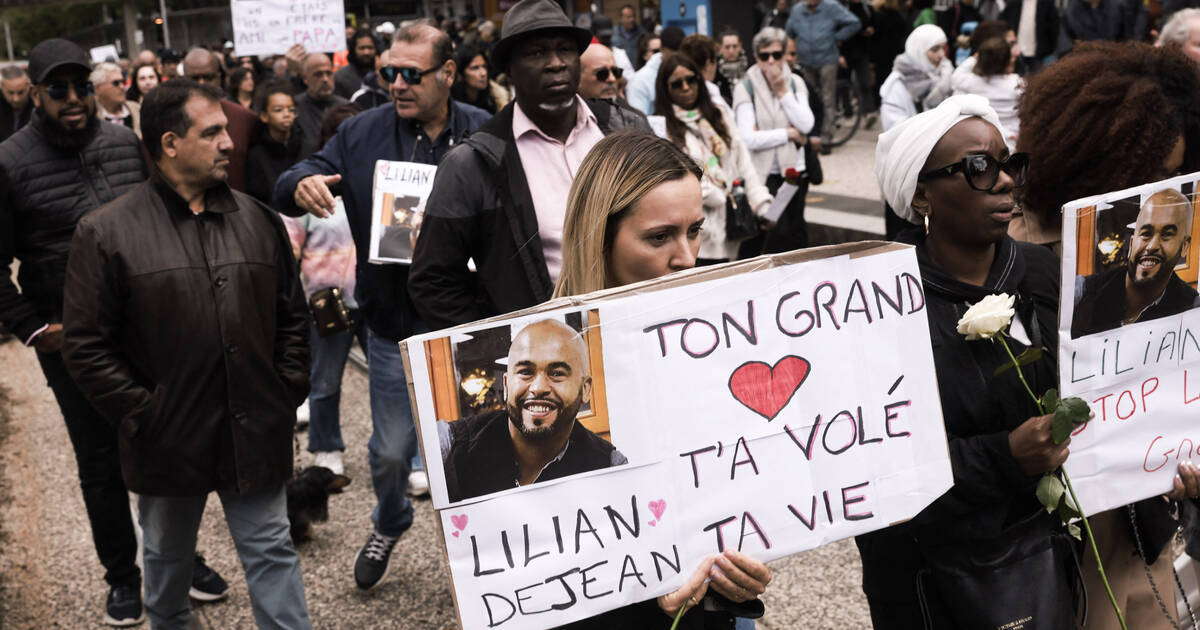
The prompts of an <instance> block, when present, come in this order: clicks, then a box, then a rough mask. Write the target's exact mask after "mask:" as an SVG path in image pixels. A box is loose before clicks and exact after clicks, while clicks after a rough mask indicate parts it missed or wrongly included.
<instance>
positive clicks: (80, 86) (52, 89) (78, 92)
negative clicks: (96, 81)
mask: <svg viewBox="0 0 1200 630" xmlns="http://www.w3.org/2000/svg"><path fill="white" fill-rule="evenodd" d="M70 87H74V88H75V96H78V97H79V98H85V97H88V96H91V95H92V94H95V93H96V86H94V85H92V82H91V81H88V80H87V79H86V78H84V79H77V80H75V81H71V82H67V81H55V82H54V83H48V84H46V95H47V96H49V97H50V98H52V99H54V100H56V101H63V100H66V98H67V90H68V88H70Z"/></svg>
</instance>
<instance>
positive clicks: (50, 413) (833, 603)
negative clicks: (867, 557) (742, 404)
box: [0, 342, 870, 630]
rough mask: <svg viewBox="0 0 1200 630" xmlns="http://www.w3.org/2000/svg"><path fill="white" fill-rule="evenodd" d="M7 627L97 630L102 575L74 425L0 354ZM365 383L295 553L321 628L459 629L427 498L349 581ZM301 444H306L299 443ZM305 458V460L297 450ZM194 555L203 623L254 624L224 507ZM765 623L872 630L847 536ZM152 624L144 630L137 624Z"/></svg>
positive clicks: (212, 506) (354, 376)
mask: <svg viewBox="0 0 1200 630" xmlns="http://www.w3.org/2000/svg"><path fill="white" fill-rule="evenodd" d="M0 365H3V366H4V369H3V370H2V371H0V630H9V629H13V630H17V629H21V630H24V629H26V628H30V629H32V628H73V629H75V628H103V627H105V626H103V624H101V623H100V618H101V616H102V614H103V604H104V596H105V593H106V592H107V590H106V587H105V584H104V581H103V571H102V568H101V567H100V564H99V562H98V561H97V559H96V555H95V551H94V550H93V548H92V544H91V535H90V530H89V528H88V523H87V518H86V516H85V514H84V510H83V501H82V498H81V496H80V492H79V486H78V481H77V478H76V473H75V462H74V459H73V454H72V450H71V445H70V442H69V440H68V438H67V433H66V429H65V428H64V426H63V422H62V418H61V416H60V415H59V411H58V407H57V405H55V403H54V399H53V396H52V395H51V393H50V390H49V389H48V388H47V387H46V385H45V379H44V378H43V377H42V374H41V371H40V370H39V368H38V364H37V359H36V358H35V356H34V355H33V352H32V351H31V350H29V349H27V348H24V347H21V345H20V344H19V343H16V342H9V343H5V344H2V345H0ZM370 427H371V422H370V415H369V412H368V405H367V382H366V377H365V375H364V374H363V373H361V372H360V371H359V370H358V369H356V368H354V367H350V368H348V369H347V372H346V376H345V381H344V384H343V396H342V431H343V434H344V437H345V441H346V443H347V444H348V445H349V448H348V450H347V452H346V474H347V475H349V476H350V477H351V478H352V479H353V483H352V484H351V485H350V486H349V487H348V488H347V489H346V492H345V493H343V494H341V495H334V496H333V497H331V498H330V502H329V508H330V521H329V522H327V523H321V524H318V525H317V526H316V529H315V539H314V540H312V541H310V542H307V543H305V544H303V545H302V546H301V547H300V548H299V553H300V556H301V562H302V564H303V569H304V585H305V592H306V595H307V598H308V606H309V612H310V614H311V616H312V619H313V625H314V627H316V628H335V629H340V628H347V629H355V630H363V629H368V628H403V629H409V628H455V627H457V623H456V620H455V616H454V605H453V601H452V600H451V597H450V590H449V580H448V579H447V576H446V569H445V563H444V562H443V559H442V551H441V545H440V544H439V542H438V541H437V539H436V534H435V532H436V529H435V521H434V512H433V509H432V507H431V504H430V503H429V501H428V500H422V501H417V502H416V510H417V514H416V518H415V522H414V525H413V528H412V529H411V530H410V531H409V533H408V534H407V535H405V536H404V537H403V538H402V539H401V540H400V542H399V544H398V545H397V547H396V550H395V552H394V554H393V557H392V564H391V572H390V573H389V574H388V576H387V577H386V578H385V580H384V582H383V583H382V584H381V585H380V586H379V587H377V588H376V589H375V590H373V591H371V592H370V593H363V592H360V591H359V590H358V589H357V588H356V587H355V586H354V582H353V579H352V577H351V569H352V565H353V561H354V555H355V553H357V551H358V548H359V546H360V545H362V543H363V542H364V541H365V540H366V536H367V535H368V533H369V532H370V511H371V508H372V506H373V505H374V495H373V493H372V492H371V484H370V478H369V476H368V471H367V460H366V442H367V438H368V437H369V434H370ZM304 440H305V436H304V435H303V434H301V435H300V444H301V447H303V446H304V444H305V442H304ZM299 463H300V464H301V465H308V464H310V463H311V456H310V455H309V454H308V453H307V452H305V451H302V452H301V454H300V455H299ZM199 548H200V551H201V553H203V554H204V555H205V556H206V558H207V559H208V562H209V564H210V565H211V566H212V567H214V568H216V569H217V570H218V571H220V573H221V574H222V575H223V576H225V578H226V579H228V580H229V582H230V584H231V587H232V588H231V592H230V596H229V598H228V599H227V600H225V601H222V602H218V603H215V604H206V605H201V606H199V607H198V608H197V609H196V613H197V618H198V621H199V622H200V624H199V625H200V626H201V627H203V628H221V629H224V628H234V629H240V628H253V627H254V622H253V617H252V615H251V612H250V603H249V599H248V596H247V593H246V586H245V580H244V578H243V576H242V570H241V566H240V564H239V562H238V559H237V554H236V552H235V551H234V549H233V544H232V541H231V540H230V538H229V534H228V530H227V529H226V527H225V523H224V518H223V514H222V511H221V505H220V501H218V500H217V499H216V498H215V496H214V497H210V500H209V502H208V507H207V510H206V512H205V515H204V520H203V524H202V526H201V530H200V542H199ZM771 568H772V571H774V573H775V579H774V582H773V583H772V586H771V589H770V590H769V592H768V594H767V595H766V596H765V597H764V599H765V600H766V603H767V615H766V617H765V618H763V619H762V620H761V621H760V622H759V624H758V627H759V628H767V629H771V630H776V629H784V628H813V629H817V628H822V629H823V628H829V629H834V628H837V629H845V628H869V627H870V618H869V616H868V614H867V610H866V601H865V599H864V597H863V596H862V591H861V589H860V588H859V584H860V580H861V569H860V565H859V560H858V554H857V552H856V551H855V549H854V543H853V542H851V541H842V542H840V543H835V544H832V545H828V546H826V547H823V548H820V549H817V550H814V551H811V552H808V553H804V554H800V555H797V556H792V557H790V558H786V559H784V560H781V561H777V562H774V563H772V565H771ZM143 627H148V626H145V625H144V626H143Z"/></svg>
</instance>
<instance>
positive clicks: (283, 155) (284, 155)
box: [246, 125, 304, 204]
mask: <svg viewBox="0 0 1200 630" xmlns="http://www.w3.org/2000/svg"><path fill="white" fill-rule="evenodd" d="M303 146H304V132H303V131H301V130H300V127H297V126H294V125H293V126H292V134H291V135H290V136H288V139H287V142H286V143H281V142H279V141H277V140H275V138H272V137H271V134H270V132H268V131H267V129H266V127H265V126H264V127H263V128H261V129H260V130H259V134H258V137H257V138H256V139H255V141H254V144H252V145H250V151H249V152H248V153H247V154H246V192H247V193H248V194H249V195H250V196H252V197H254V198H255V199H257V200H259V201H261V202H263V203H265V204H270V203H271V195H272V194H273V193H274V192H275V180H277V179H279V176H280V175H283V172H284V171H286V170H288V169H289V168H291V166H292V165H293V164H295V163H296V162H299V161H300V150H301V149H302V148H303Z"/></svg>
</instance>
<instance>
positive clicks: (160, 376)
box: [63, 177, 309, 496]
mask: <svg viewBox="0 0 1200 630" xmlns="http://www.w3.org/2000/svg"><path fill="white" fill-rule="evenodd" d="M308 335H309V318H308V309H307V305H306V304H305V301H304V296H303V294H302V292H301V289H300V277H299V274H297V273H296V261H295V259H294V258H292V248H291V244H290V242H289V241H288V237H287V233H286V232H285V231H284V228H283V223H282V222H281V221H280V219H279V216H278V215H276V214H275V212H274V211H272V210H271V209H269V208H267V207H266V206H264V205H262V204H261V203H259V202H257V201H255V200H254V199H253V198H252V197H250V196H248V195H244V194H242V193H239V192H236V191H233V190H232V189H230V188H229V187H228V186H225V185H223V184H222V185H220V186H217V187H215V188H211V189H209V191H208V196H207V203H206V208H205V211H204V212H202V213H200V214H198V215H194V214H193V213H192V212H191V210H189V209H188V207H187V204H186V202H184V201H183V199H182V198H181V197H179V195H178V194H176V193H175V192H174V190H172V189H171V188H170V187H168V186H167V185H166V184H165V183H163V182H162V180H161V179H158V178H157V177H156V178H155V179H152V180H151V181H148V182H145V183H144V184H142V185H140V186H138V187H137V188H135V189H134V190H133V191H131V192H129V193H128V194H126V195H123V196H122V197H121V198H119V199H117V200H116V201H114V202H112V203H110V204H107V205H105V206H104V207H102V208H100V209H99V210H97V211H95V212H93V213H91V214H89V215H88V216H87V217H85V218H84V219H83V220H82V221H80V222H79V228H78V230H76V232H75V238H74V240H73V241H72V243H71V254H70V262H69V264H68V267H67V287H66V300H65V304H64V341H63V356H64V358H65V359H66V363H67V368H68V369H69V370H70V372H71V374H72V376H73V377H74V378H75V382H76V384H77V385H79V389H80V390H81V391H83V393H84V395H85V396H87V398H88V400H89V401H91V403H92V405H93V406H94V407H95V408H96V410H97V411H99V412H100V414H101V415H102V416H104V418H106V419H107V420H108V421H109V422H110V423H112V424H113V425H115V426H117V439H118V444H119V445H120V452H121V472H122V476H123V477H124V479H125V484H126V485H127V486H128V487H129V489H130V490H132V491H134V492H137V493H140V494H146V495H151V496H184V495H199V494H204V493H207V492H210V491H213V490H232V491H236V492H241V493H247V492H253V491H258V490H264V489H271V488H278V487H279V484H282V483H283V482H284V481H286V480H287V479H288V478H289V477H290V476H291V474H292V431H293V427H294V425H295V423H296V407H297V406H299V404H300V403H301V402H302V401H303V400H304V398H305V397H306V396H307V395H308V369H309V350H308Z"/></svg>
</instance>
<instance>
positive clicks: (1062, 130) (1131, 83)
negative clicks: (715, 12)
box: [1009, 42, 1200, 254]
mask: <svg viewBox="0 0 1200 630" xmlns="http://www.w3.org/2000/svg"><path fill="white" fill-rule="evenodd" d="M1197 95H1200V74H1197V71H1196V65H1195V63H1194V62H1192V61H1191V60H1190V59H1188V58H1187V57H1186V56H1185V55H1184V54H1183V53H1182V52H1180V51H1179V50H1178V49H1177V48H1173V47H1165V48H1155V47H1152V46H1149V45H1145V44H1138V43H1132V42H1123V43H1114V42H1092V43H1087V44H1080V45H1079V46H1076V47H1075V50H1074V51H1073V52H1071V54H1069V55H1067V56H1066V57H1064V58H1062V59H1061V60H1059V61H1058V62H1056V63H1054V64H1051V65H1050V66H1047V67H1046V69H1045V70H1042V71H1041V72H1040V73H1038V74H1036V75H1034V76H1033V77H1032V78H1031V79H1030V81H1029V83H1028V85H1027V86H1026V88H1025V94H1024V96H1023V97H1022V98H1021V101H1020V104H1019V105H1018V112H1019V113H1020V120H1021V125H1020V128H1021V135H1020V138H1018V140H1017V151H1019V152H1027V153H1029V157H1030V163H1029V182H1028V184H1026V186H1025V190H1024V193H1023V194H1022V195H1021V205H1022V207H1023V209H1024V216H1023V217H1019V218H1018V219H1017V220H1015V221H1013V223H1012V225H1011V228H1010V230H1009V234H1010V235H1012V236H1013V238H1015V239H1017V240H1026V241H1031V242H1035V243H1041V244H1044V245H1048V246H1050V247H1052V248H1053V249H1054V250H1055V251H1056V252H1058V253H1059V254H1061V253H1062V251H1061V239H1062V226H1061V223H1062V221H1061V214H1060V209H1061V208H1062V205H1063V204H1064V203H1066V202H1068V201H1072V200H1075V199H1080V198H1082V197H1087V196H1090V195H1096V194H1100V193H1104V192H1108V191H1113V190H1120V189H1122V188H1128V187H1130V186H1137V185H1139V184H1145V183H1148V182H1153V181H1156V180H1160V179H1164V178H1166V177H1169V176H1170V175H1173V174H1175V173H1177V172H1185V173H1186V172H1191V171H1195V170H1200V98H1197Z"/></svg>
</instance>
